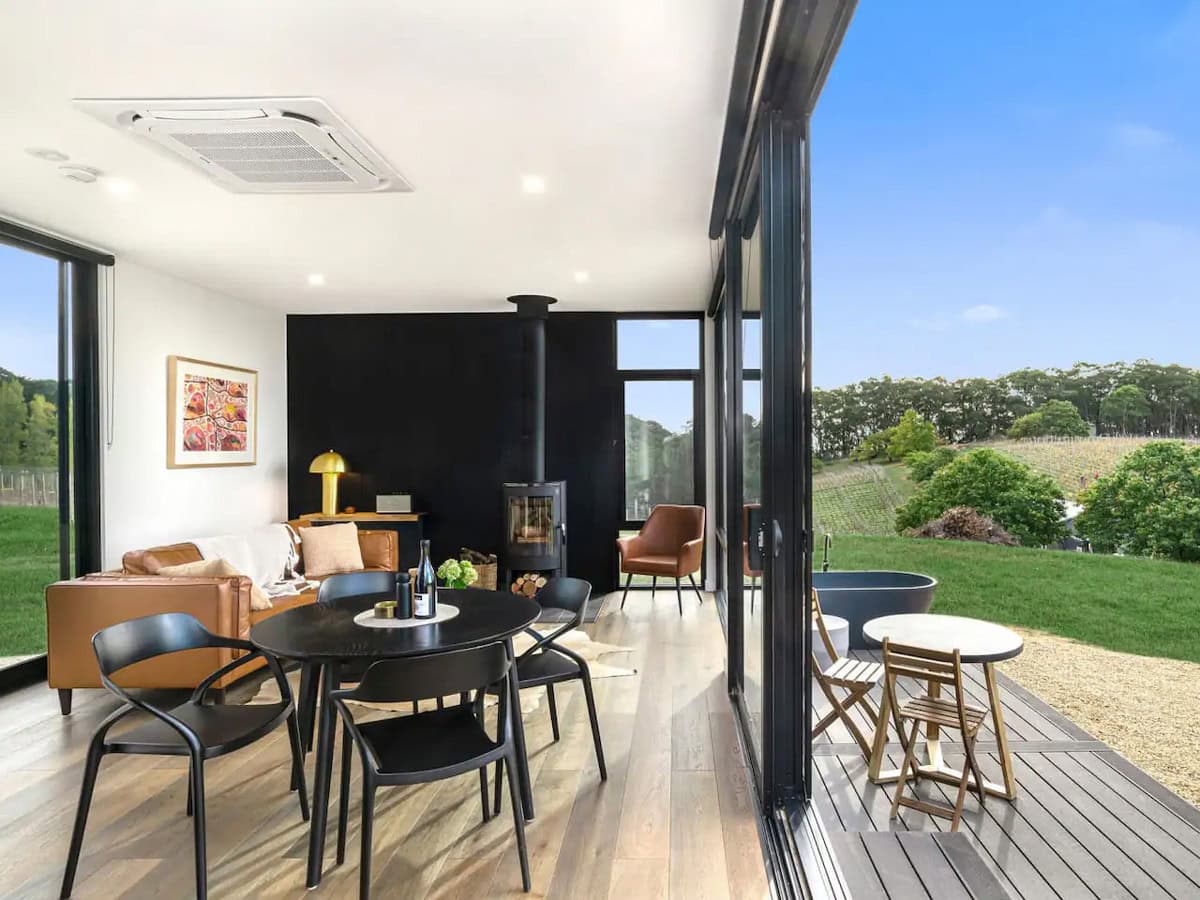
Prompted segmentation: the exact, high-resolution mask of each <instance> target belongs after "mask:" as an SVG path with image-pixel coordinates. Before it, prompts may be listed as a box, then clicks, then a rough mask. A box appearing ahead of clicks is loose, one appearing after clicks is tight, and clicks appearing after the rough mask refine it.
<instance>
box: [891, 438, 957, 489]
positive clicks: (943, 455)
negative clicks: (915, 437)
mask: <svg viewBox="0 0 1200 900" xmlns="http://www.w3.org/2000/svg"><path fill="white" fill-rule="evenodd" d="M956 456H958V451H957V450H955V449H954V448H953V447H937V448H935V449H933V450H917V451H915V452H913V453H910V454H908V456H906V457H904V464H905V465H906V466H908V477H909V478H910V479H911V480H913V481H915V482H916V483H917V484H924V483H925V482H926V481H928V480H929V479H930V478H932V477H933V476H934V473H935V472H937V471H939V470H940V469H944V468H945V467H946V466H948V465H950V463H952V462H954V459H955V457H956Z"/></svg>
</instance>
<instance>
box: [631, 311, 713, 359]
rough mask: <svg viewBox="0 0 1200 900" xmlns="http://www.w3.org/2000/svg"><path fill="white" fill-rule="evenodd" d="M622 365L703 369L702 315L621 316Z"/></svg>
mask: <svg viewBox="0 0 1200 900" xmlns="http://www.w3.org/2000/svg"><path fill="white" fill-rule="evenodd" d="M617 368H618V369H699V368H700V320H699V319H618V320H617Z"/></svg>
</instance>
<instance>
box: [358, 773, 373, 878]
mask: <svg viewBox="0 0 1200 900" xmlns="http://www.w3.org/2000/svg"><path fill="white" fill-rule="evenodd" d="M374 830H375V785H373V784H371V782H370V781H369V780H368V779H367V777H366V773H365V772H364V773H363V798H362V834H361V835H360V836H359V840H360V841H361V842H362V850H361V852H362V855H361V856H360V857H359V862H358V896H359V897H360V898H362V900H367V898H368V897H370V896H371V837H372V832H373V831H374Z"/></svg>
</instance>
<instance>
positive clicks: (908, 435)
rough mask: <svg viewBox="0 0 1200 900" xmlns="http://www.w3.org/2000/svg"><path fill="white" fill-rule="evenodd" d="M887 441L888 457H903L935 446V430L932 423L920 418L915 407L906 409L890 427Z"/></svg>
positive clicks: (923, 451) (924, 451)
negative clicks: (890, 434)
mask: <svg viewBox="0 0 1200 900" xmlns="http://www.w3.org/2000/svg"><path fill="white" fill-rule="evenodd" d="M891 432H892V437H891V440H889V441H888V446H887V454H888V459H892V460H898V459H904V458H905V457H907V456H908V454H910V453H928V452H930V451H931V450H933V448H934V447H936V446H937V432H935V431H934V430H933V423H932V422H930V421H929V420H928V419H923V418H921V415H920V413H918V412H917V411H916V410H915V409H910V410H907V411H906V412H905V413H904V415H902V416H901V417H900V424H899V425H897V426H896V427H895V428H893V429H891Z"/></svg>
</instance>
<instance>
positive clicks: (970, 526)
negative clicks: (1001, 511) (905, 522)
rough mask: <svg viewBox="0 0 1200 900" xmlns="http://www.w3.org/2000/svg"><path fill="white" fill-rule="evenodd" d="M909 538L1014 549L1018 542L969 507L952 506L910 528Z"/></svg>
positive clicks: (989, 519)
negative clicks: (935, 539) (917, 526)
mask: <svg viewBox="0 0 1200 900" xmlns="http://www.w3.org/2000/svg"><path fill="white" fill-rule="evenodd" d="M908 535H909V537H924V538H940V539H942V540H947V541H979V542H980V543H983V544H1001V545H1003V546H1005V547H1015V546H1017V545H1018V544H1019V543H1020V541H1018V540H1017V539H1016V538H1015V537H1013V536H1012V535H1011V534H1009V533H1008V532H1007V531H1005V530H1004V528H1003V527H1001V526H1000V525H998V524H997V523H996V522H995V520H993V519H991V518H989V517H988V516H985V515H981V514H980V513H979V512H978V511H977V510H974V509H971V507H969V506H952V507H951V508H950V509H948V510H946V511H945V512H944V513H942V514H941V515H940V516H938V517H937V518H936V519H934V520H933V521H931V522H926V523H925V524H924V525H922V526H921V527H920V528H910V529H909V531H908Z"/></svg>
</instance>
